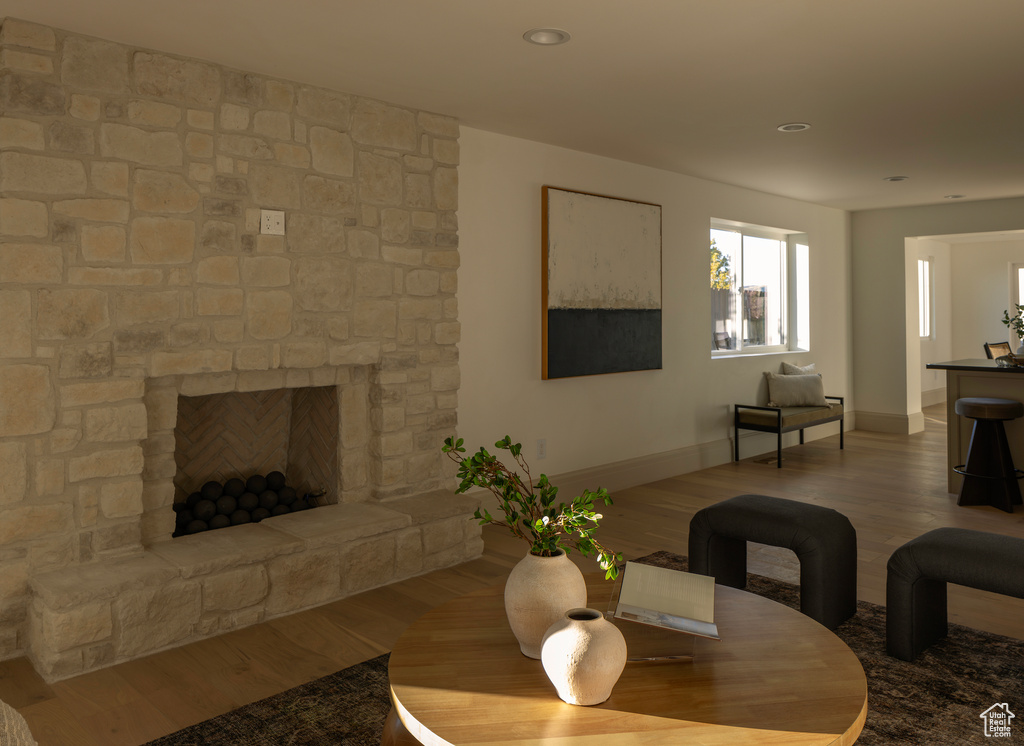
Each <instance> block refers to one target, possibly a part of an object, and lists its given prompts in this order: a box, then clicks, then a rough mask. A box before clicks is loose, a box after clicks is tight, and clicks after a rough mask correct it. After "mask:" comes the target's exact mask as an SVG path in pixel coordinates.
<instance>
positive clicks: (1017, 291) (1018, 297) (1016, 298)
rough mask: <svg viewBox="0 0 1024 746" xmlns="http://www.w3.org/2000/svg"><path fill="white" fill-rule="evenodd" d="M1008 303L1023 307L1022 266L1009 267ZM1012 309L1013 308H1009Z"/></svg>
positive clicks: (1023, 281)
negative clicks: (1009, 294) (1009, 292)
mask: <svg viewBox="0 0 1024 746" xmlns="http://www.w3.org/2000/svg"><path fill="white" fill-rule="evenodd" d="M1010 285H1011V296H1010V303H1012V304H1016V305H1018V306H1024V264H1013V265H1011V266H1010ZM1010 309H1011V310H1012V309H1013V306H1011V307H1010Z"/></svg>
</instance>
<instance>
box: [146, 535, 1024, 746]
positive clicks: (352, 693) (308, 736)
mask: <svg viewBox="0 0 1024 746" xmlns="http://www.w3.org/2000/svg"><path fill="white" fill-rule="evenodd" d="M639 561H641V562H645V563H647V564H651V565H657V566H659V567H669V568H673V569H676V570H685V569H686V558H685V557H681V556H679V555H676V554H672V553H670V552H655V553H654V554H651V555H648V556H647V557H644V558H642V559H641V560H639ZM747 590H749V591H751V592H753V593H757V594H759V595H762V596H766V597H768V598H771V599H773V600H775V601H778V602H779V603H783V604H786V605H787V606H791V607H793V608H799V605H800V595H799V594H800V591H799V588H798V587H797V586H795V585H792V584H790V583H784V582H782V581H779V580H774V579H772V578H766V577H763V576H761V575H749V576H748V584H747ZM836 634H837V635H838V636H839V637H840V638H842V640H843V641H844V642H845V643H846V644H847V645H849V646H850V648H851V649H852V650H853V651H854V653H856V654H857V657H858V658H859V659H860V661H861V664H862V665H863V666H864V672H865V674H866V675H867V680H868V716H867V723H866V724H865V726H864V732H863V733H862V734H861V737H860V739H858V741H857V743H858V744H862V745H863V746H882V745H888V744H927V745H928V746H960V745H961V744H982V743H993V742H996V743H1011V744H1012V743H1024V642H1022V641H1021V640H1016V639H1012V638H1008V637H1002V636H999V635H993V634H989V633H987V632H981V631H979V630H974V629H970V628H968V627H961V626H958V625H950V632H949V636H948V637H947V638H946V639H945V640H943V641H942V642H940V643H939V644H937V645H935V646H934V647H932V648H930V649H929V650H927V651H926V652H924V653H923V654H922V655H920V656H919V657H918V659H917V660H916V661H915V662H913V663H907V662H905V661H900V660H897V659H895V658H890V657H889V656H888V655H887V654H886V652H885V608H884V607H882V606H878V605H876V604H869V603H867V602H865V601H861V602H859V603H858V604H857V614H856V615H855V616H854V617H853V618H852V619H849V620H848V621H846V622H844V623H843V624H842V625H840V626H839V628H838V629H837V630H836ZM387 660H388V656H386V655H382V656H380V657H379V658H374V659H373V660H370V661H366V662H365V663H360V664H358V665H355V666H352V667H350V668H346V669H344V670H342V671H338V672H337V673H334V674H331V675H329V676H325V677H323V678H321V679H317V680H316V681H311V682H309V683H308V684H303V685H302V686H298V687H295V688H294V689H289V690H288V691H286V692H282V693H281V694H277V695H275V696H273V697H268V698H267V699H263V700H260V701H259V702H254V703H253V704H251V705H247V706H245V707H241V708H239V709H237V710H232V711H231V712H228V713H225V714H224V715H220V716H218V717H215V718H212V719H210V720H207V721H205V722H202V723H198V724H197V725H193V726H191V727H189V728H185V729H184V730H180V731H178V732H177V733H172V734H171V735H169V736H165V737H163V738H159V739H157V740H155V741H151V742H150V743H149V744H147V745H146V746H241V745H244V746H314V745H316V746H319V745H320V744H340V745H343V746H378V744H379V743H380V736H381V732H382V729H383V727H384V720H385V718H386V717H387V713H388V711H389V710H390V708H391V703H390V700H389V698H388V679H387ZM1002 702H1005V703H1007V704H1008V705H1009V709H1010V710H1011V711H1012V712H1014V713H1015V714H1018V715H1019V718H1015V719H1014V720H1013V721H1011V731H1012V735H1011V736H1010V737H1009V738H1001V739H991V738H987V737H986V736H985V734H984V730H983V721H982V718H981V713H982V712H984V711H985V710H987V709H988V708H989V707H991V706H992V705H994V704H997V703H1002ZM1018 719H1019V721H1020V722H1019V723H1018V722H1017V721H1018Z"/></svg>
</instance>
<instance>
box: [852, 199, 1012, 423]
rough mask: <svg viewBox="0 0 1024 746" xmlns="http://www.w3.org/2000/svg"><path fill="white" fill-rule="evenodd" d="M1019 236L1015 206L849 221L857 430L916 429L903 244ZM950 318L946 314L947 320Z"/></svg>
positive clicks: (915, 359) (949, 207)
mask: <svg viewBox="0 0 1024 746" xmlns="http://www.w3.org/2000/svg"><path fill="white" fill-rule="evenodd" d="M1021 228H1024V199H1022V198H1015V199H1001V200H986V201H981V202H962V203H954V204H941V205H925V206H921V207H904V208H895V209H886V210H865V211H862V212H855V213H853V214H852V215H851V230H852V232H851V257H852V262H853V285H852V292H853V376H854V378H853V380H854V393H855V395H856V397H857V426H858V427H859V428H862V429H869V428H870V429H886V430H891V431H894V432H916V431H919V430H920V429H922V428H923V418H922V416H921V409H920V396H918V398H917V401H914V400H913V399H912V398H911V397H910V396H908V381H909V380H910V378H911V377H913V379H914V380H915V381H917V380H919V379H918V376H917V371H918V370H919V367H918V366H919V365H920V355H921V346H920V344H919V341H918V339H917V338H916V336H915V337H914V338H908V337H907V333H906V326H907V325H906V323H905V319H906V313H907V309H906V299H907V288H906V280H907V277H906V266H905V264H906V262H905V258H906V246H905V241H906V239H907V238H908V237H914V236H941V235H949V234H954V233H981V232H985V231H1001V230H1019V229H1021ZM958 313H959V311H958V310H957V309H956V308H954V309H953V314H954V316H955V315H956V314H958ZM1000 318H1001V315H1000Z"/></svg>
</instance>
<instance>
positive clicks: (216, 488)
mask: <svg viewBox="0 0 1024 746" xmlns="http://www.w3.org/2000/svg"><path fill="white" fill-rule="evenodd" d="M199 492H200V494H201V495H202V496H203V499H204V500H213V501H215V502H216V500H217V498H218V497H220V496H221V495H223V494H224V487H223V485H221V483H220V482H207V483H206V484H204V485H203V488H202V489H201V490H199Z"/></svg>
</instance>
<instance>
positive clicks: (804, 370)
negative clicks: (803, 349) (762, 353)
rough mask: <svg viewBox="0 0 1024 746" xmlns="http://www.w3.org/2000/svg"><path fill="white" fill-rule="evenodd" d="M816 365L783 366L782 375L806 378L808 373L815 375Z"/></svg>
mask: <svg viewBox="0 0 1024 746" xmlns="http://www.w3.org/2000/svg"><path fill="white" fill-rule="evenodd" d="M814 372H816V371H815V370H814V363H808V364H807V365H793V363H783V364H782V375H784V376H805V375H807V374H808V373H814Z"/></svg>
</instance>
